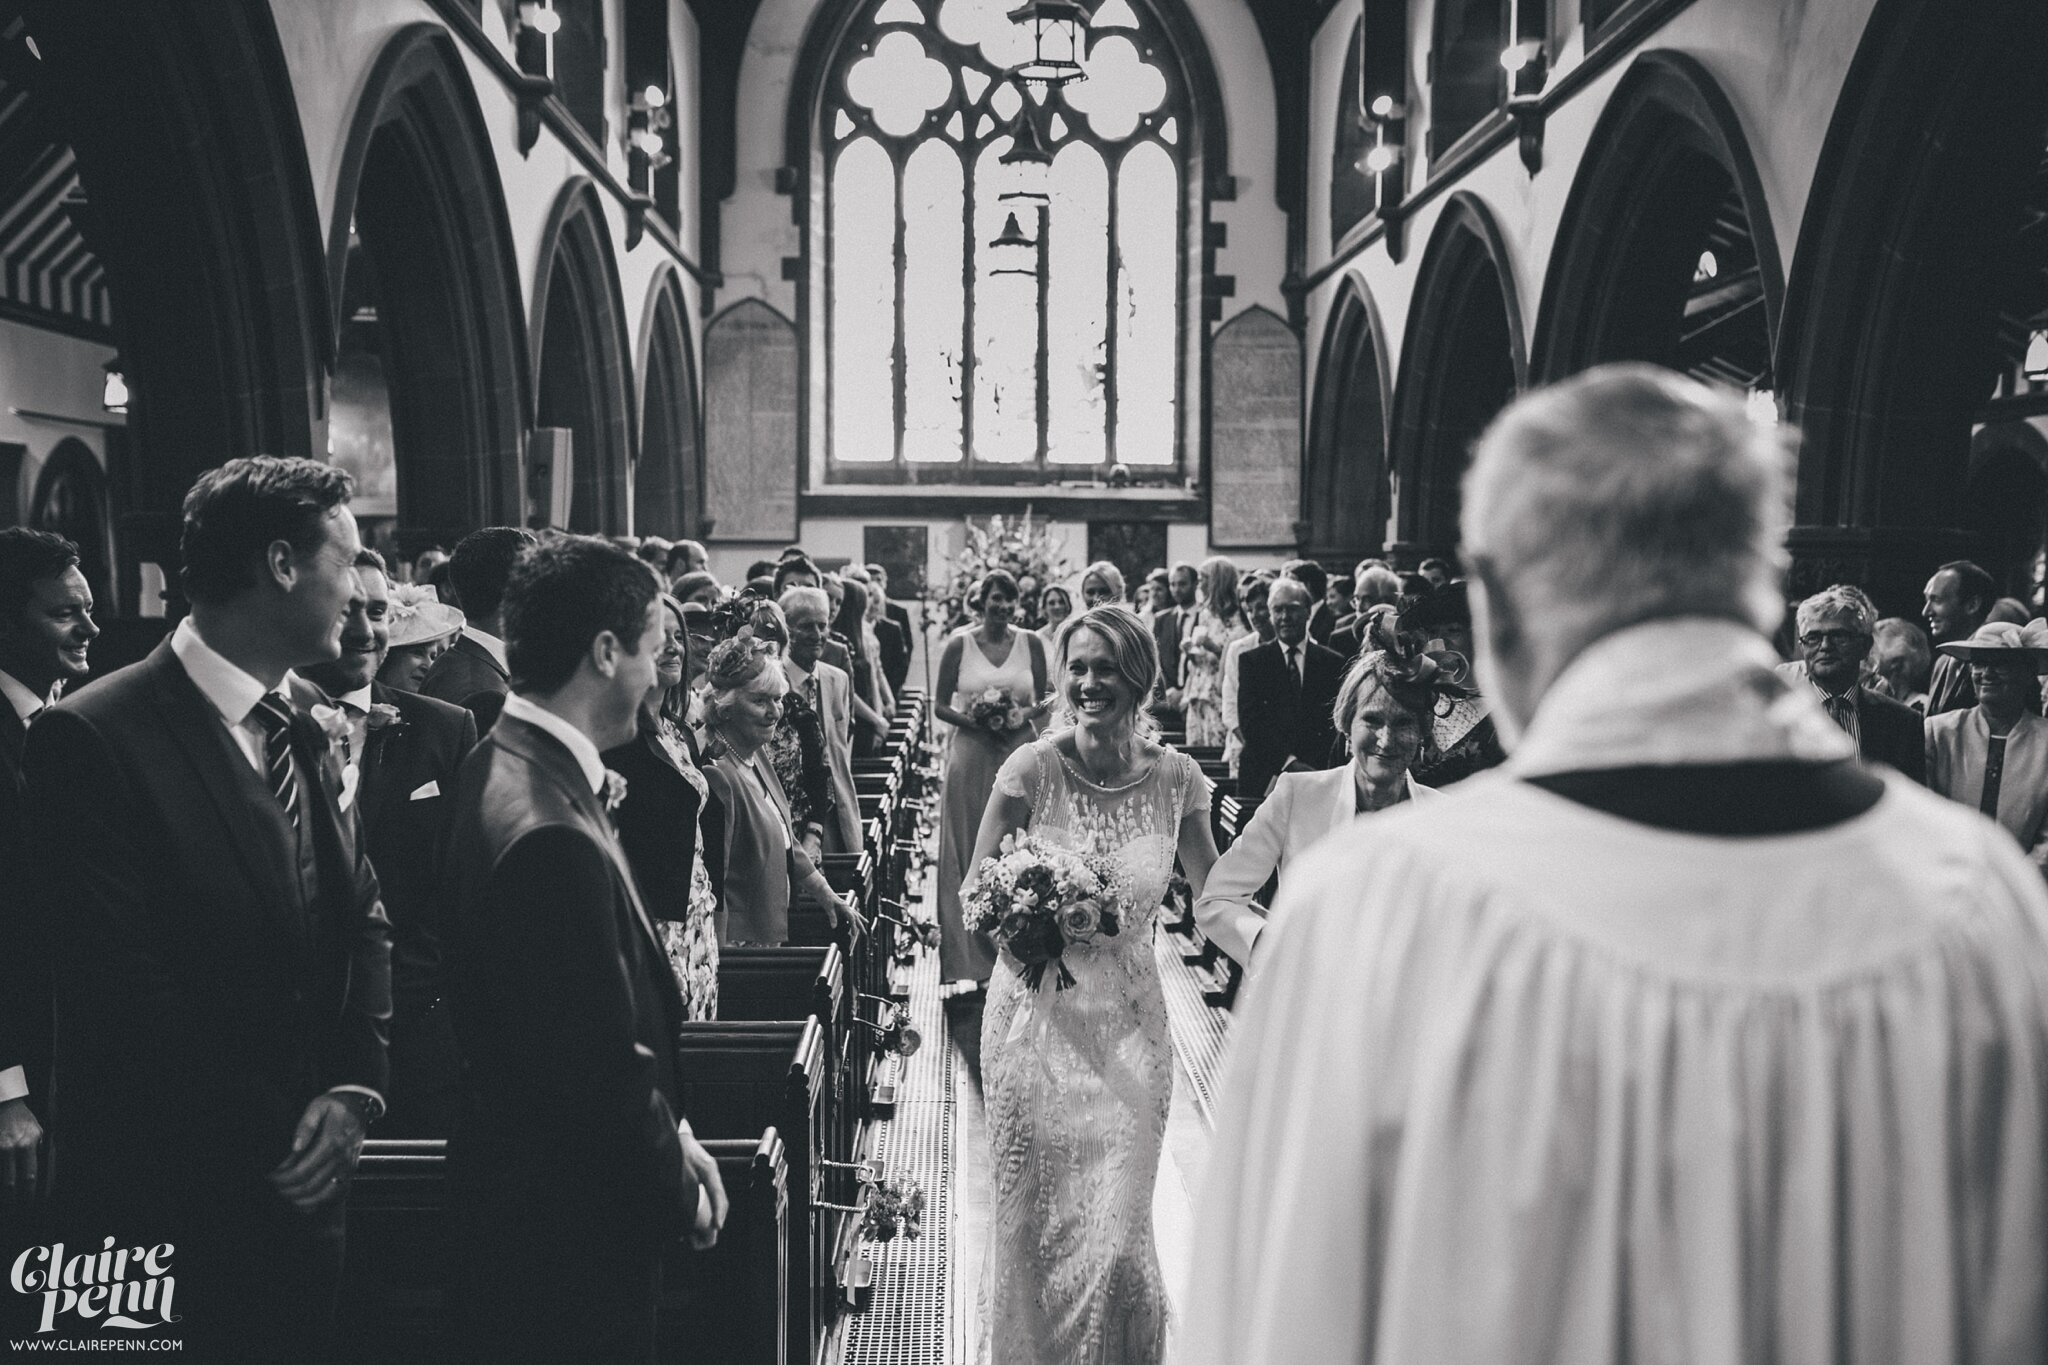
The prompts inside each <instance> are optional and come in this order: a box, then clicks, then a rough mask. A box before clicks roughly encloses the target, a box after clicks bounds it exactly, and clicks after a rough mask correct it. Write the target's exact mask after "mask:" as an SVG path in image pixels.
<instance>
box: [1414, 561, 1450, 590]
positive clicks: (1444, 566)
mask: <svg viewBox="0 0 2048 1365" xmlns="http://www.w3.org/2000/svg"><path fill="white" fill-rule="evenodd" d="M1415 572H1417V573H1419V574H1421V575H1422V576H1423V577H1424V578H1426V579H1428V580H1429V586H1431V587H1432V588H1441V587H1443V586H1445V585H1446V584H1448V583H1449V582H1450V581H1451V580H1452V579H1453V578H1455V577H1456V576H1457V575H1456V574H1454V573H1452V572H1451V562H1450V561H1449V560H1447V559H1425V560H1423V561H1422V562H1421V563H1420V564H1418V565H1416V566H1415Z"/></svg>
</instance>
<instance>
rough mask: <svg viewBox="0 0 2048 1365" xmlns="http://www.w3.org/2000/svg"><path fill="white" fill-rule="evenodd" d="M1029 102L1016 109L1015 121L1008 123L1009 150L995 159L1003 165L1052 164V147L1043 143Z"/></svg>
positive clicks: (1040, 165)
mask: <svg viewBox="0 0 2048 1365" xmlns="http://www.w3.org/2000/svg"><path fill="white" fill-rule="evenodd" d="M1031 114H1032V110H1031V106H1030V105H1029V104H1026V105H1025V106H1024V107H1023V108H1022V109H1019V110H1018V111H1017V121H1016V122H1015V123H1013V124H1011V125H1010V150H1009V151H1007V152H1004V153H1003V154H1002V155H1001V156H999V157H997V158H996V160H997V161H998V162H999V163H1000V164H1002V165H1005V166H1020V165H1021V166H1039V167H1050V166H1051V165H1052V149H1051V148H1049V147H1047V146H1046V145H1045V134H1044V132H1043V131H1041V130H1040V129H1039V126H1038V120H1037V119H1035V118H1033V117H1032V116H1031Z"/></svg>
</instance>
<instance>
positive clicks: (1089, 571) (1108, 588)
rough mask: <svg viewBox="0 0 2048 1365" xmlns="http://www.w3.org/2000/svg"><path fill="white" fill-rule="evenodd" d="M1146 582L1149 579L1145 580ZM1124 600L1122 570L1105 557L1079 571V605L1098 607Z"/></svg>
mask: <svg viewBox="0 0 2048 1365" xmlns="http://www.w3.org/2000/svg"><path fill="white" fill-rule="evenodd" d="M1146 581H1147V582H1148V583H1149V582H1150V581H1151V580H1150V579H1147V580H1146ZM1123 600H1124V571H1123V570H1122V569H1119V568H1118V567H1117V566H1116V565H1114V564H1112V563H1110V562H1109V561H1108V560H1106V559H1098V560H1096V561H1095V562H1094V563H1093V564H1090V565H1089V566H1088V567H1087V568H1086V569H1084V570H1083V571H1082V573H1081V605H1082V607H1083V608H1084V609H1085V608H1092V607H1099V606H1102V605H1103V604H1104V603H1106V602H1116V603H1121V602H1123Z"/></svg>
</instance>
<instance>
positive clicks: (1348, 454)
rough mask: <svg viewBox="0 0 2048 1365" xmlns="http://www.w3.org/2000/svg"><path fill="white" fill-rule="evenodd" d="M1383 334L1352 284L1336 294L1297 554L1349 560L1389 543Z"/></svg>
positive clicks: (1314, 408) (1313, 416) (1319, 371)
mask: <svg viewBox="0 0 2048 1365" xmlns="http://www.w3.org/2000/svg"><path fill="white" fill-rule="evenodd" d="M1390 407H1391V404H1390V403H1389V402H1388V366H1387V353H1386V339H1385V332H1384V330H1383V328H1382V326H1381V323H1380V320H1379V313H1378V311H1377V310H1376V309H1375V308H1374V307H1373V305H1372V299H1371V297H1370V296H1369V295H1367V294H1366V292H1365V290H1364V289H1363V288H1362V287H1360V286H1359V285H1358V284H1357V283H1356V282H1354V281H1351V280H1347V281H1346V282H1345V284H1344V285H1343V286H1342V288H1341V289H1340V290H1339V291H1338V295H1337V302H1336V306H1335V307H1334V308H1333V309H1332V310H1331V313H1330V323H1329V326H1328V328H1327V329H1326V330H1325V331H1324V333H1323V349H1322V358H1321V360H1320V362H1319V363H1318V364H1317V366H1316V388H1315V398H1314V400H1313V402H1312V403H1311V405H1310V407H1309V435H1308V450H1307V460H1306V462H1305V464H1304V466H1303V469H1302V477H1301V552H1302V553H1303V554H1304V555H1307V556H1308V557H1309V558H1311V559H1322V560H1329V561H1332V562H1348V561H1352V560H1356V559H1359V558H1361V557H1363V556H1364V555H1366V554H1368V553H1372V552H1375V551H1377V550H1379V549H1380V548H1381V547H1382V545H1383V544H1384V543H1385V541H1386V535H1387V519H1388V514H1389V510H1390V508H1391V505H1392V501H1393V489H1392V484H1391V480H1390V477H1389V470H1388V465H1387V412H1388V409H1389V408H1390Z"/></svg>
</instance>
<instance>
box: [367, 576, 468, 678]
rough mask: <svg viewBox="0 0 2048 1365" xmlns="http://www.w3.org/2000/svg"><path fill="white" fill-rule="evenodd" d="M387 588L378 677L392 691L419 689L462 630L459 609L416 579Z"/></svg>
mask: <svg viewBox="0 0 2048 1365" xmlns="http://www.w3.org/2000/svg"><path fill="white" fill-rule="evenodd" d="M390 590H391V605H390V609H389V611H388V612H387V613H386V614H385V618H384V628H385V631H386V632H387V634H388V635H389V637H390V643H389V644H387V645H386V646H385V649H384V662H383V663H381V664H379V665H378V666H377V681H378V682H379V683H380V684H382V685H383V686H385V687H388V688H390V689H391V690H392V691H394V692H418V691H419V690H420V684H421V683H422V682H423V681H425V679H426V676H427V671H428V670H429V669H431V668H432V667H433V666H434V661H435V660H436V659H438V658H440V657H441V655H442V654H443V653H445V652H446V651H447V650H448V648H449V647H450V646H451V645H453V644H454V642H455V637H456V636H457V635H460V634H461V633H462V613H461V612H459V611H457V610H456V609H455V608H453V607H451V606H448V605H447V604H445V603H443V602H442V601H441V600H440V599H439V598H438V597H437V596H436V595H435V593H434V590H433V589H432V588H429V587H425V586H423V585H421V584H418V583H392V584H390ZM465 709H466V708H465Z"/></svg>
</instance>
